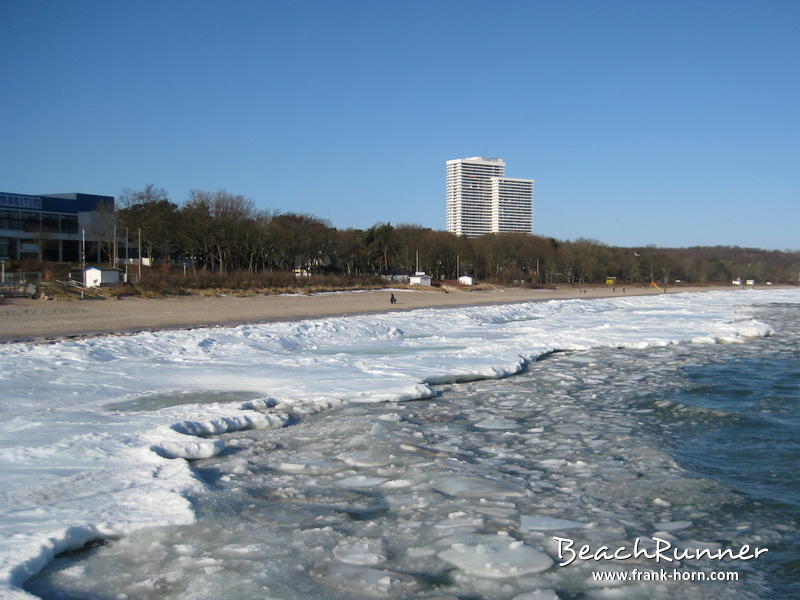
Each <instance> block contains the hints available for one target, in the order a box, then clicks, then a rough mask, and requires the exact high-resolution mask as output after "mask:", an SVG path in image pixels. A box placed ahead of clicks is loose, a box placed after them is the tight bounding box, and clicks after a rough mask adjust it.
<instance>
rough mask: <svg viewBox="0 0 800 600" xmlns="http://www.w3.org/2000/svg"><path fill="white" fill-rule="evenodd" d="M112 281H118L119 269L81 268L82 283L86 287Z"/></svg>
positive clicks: (106, 283) (107, 283)
mask: <svg viewBox="0 0 800 600" xmlns="http://www.w3.org/2000/svg"><path fill="white" fill-rule="evenodd" d="M114 283H119V271H118V270H116V269H101V268H99V267H86V268H85V269H84V270H83V285H85V286H86V287H100V286H101V285H112V284H114Z"/></svg>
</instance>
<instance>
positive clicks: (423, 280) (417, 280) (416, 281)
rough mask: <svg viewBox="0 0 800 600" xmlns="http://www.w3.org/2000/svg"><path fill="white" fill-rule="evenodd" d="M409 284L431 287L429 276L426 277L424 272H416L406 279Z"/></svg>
mask: <svg viewBox="0 0 800 600" xmlns="http://www.w3.org/2000/svg"><path fill="white" fill-rule="evenodd" d="M408 281H409V283H411V285H427V286H430V285H431V276H430V275H426V274H425V272H424V271H417V272H416V273H414V274H413V275H412V276H411V277H409V278H408Z"/></svg>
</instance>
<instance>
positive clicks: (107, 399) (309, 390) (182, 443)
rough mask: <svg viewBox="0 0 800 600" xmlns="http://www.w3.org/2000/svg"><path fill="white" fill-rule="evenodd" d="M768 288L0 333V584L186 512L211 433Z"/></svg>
mask: <svg viewBox="0 0 800 600" xmlns="http://www.w3.org/2000/svg"><path fill="white" fill-rule="evenodd" d="M766 302H792V303H797V302H800V291H797V290H769V291H736V292H710V293H707V294H680V295H667V296H662V295H659V296H650V297H639V298H611V299H602V300H592V301H586V300H563V301H560V300H559V301H551V302H534V303H522V304H513V305H495V306H483V307H468V308H446V309H437V310H418V311H413V312H392V313H382V314H376V315H361V316H350V317H332V318H326V319H317V320H309V321H299V322H287V323H269V324H261V325H241V326H237V327H232V328H214V329H195V330H188V331H161V332H148V333H140V334H136V335H130V336H124V337H97V338H91V339H83V340H70V341H63V342H59V343H57V344H48V345H43V344H35V345H34V344H6V345H3V346H0V377H2V389H3V393H2V405H0V409H2V411H3V424H2V427H1V428H0V461H1V462H0V473H2V476H3V477H2V481H3V483H2V486H3V487H2V492H1V494H2V495H1V496H0V498H2V502H0V507H2V514H1V515H0V530H2V533H3V536H2V537H3V540H4V541H3V542H2V548H0V552H2V554H0V559H2V569H3V570H2V574H1V576H2V585H3V586H4V588H2V589H3V591H5V592H6V593H7V594H9V595H10V594H14V595H18V596H19V597H29V596H27V595H26V594H25V593H24V592H22V591H21V590H20V586H21V584H22V583H23V582H24V580H25V579H27V577H29V576H30V575H31V574H32V573H34V572H36V571H37V570H39V569H40V568H41V567H42V566H43V565H44V564H45V563H46V562H47V561H48V560H50V559H51V558H52V557H53V556H54V554H56V553H57V552H59V551H62V550H65V549H68V548H76V547H80V546H81V545H83V544H84V543H85V542H87V541H89V540H91V539H94V538H98V537H106V536H121V535H126V534H127V533H129V532H131V531H133V530H136V529H138V528H140V527H142V526H145V525H151V524H168V523H189V522H191V521H192V520H193V519H194V514H193V511H192V509H191V506H190V504H189V502H188V501H187V500H186V498H185V494H186V493H188V492H189V491H195V492H199V491H201V490H202V487H203V484H202V483H201V482H200V481H199V480H198V479H197V478H196V477H195V475H194V474H193V472H192V470H191V468H190V467H189V465H188V463H187V462H186V461H185V460H181V459H183V458H189V459H202V458H208V457H212V456H214V455H216V454H219V453H220V452H221V451H222V450H223V449H224V447H225V442H224V441H223V440H220V439H217V438H214V437H206V436H209V435H210V434H219V433H223V432H229V431H235V430H239V429H247V428H261V427H263V428H267V427H283V426H286V425H290V424H292V423H297V422H301V421H302V420H303V418H304V416H306V415H310V414H313V413H316V412H320V411H323V410H325V409H329V408H332V407H336V406H341V405H344V404H347V403H352V402H375V401H397V400H410V399H416V398H426V397H431V396H434V395H435V394H436V393H437V390H436V387H435V386H436V385H437V384H444V383H449V382H454V381H467V380H471V379H479V378H498V377H504V376H507V375H511V374H514V373H518V372H520V371H521V370H523V369H524V368H525V367H526V366H527V365H528V364H529V363H530V362H531V361H534V360H536V359H537V358H538V357H540V356H542V355H545V354H547V353H549V352H552V351H554V350H585V349H589V348H603V347H611V348H618V347H619V348H643V347H651V346H663V345H668V344H674V343H682V342H691V343H702V344H709V343H715V342H741V341H744V340H745V339H746V338H748V337H758V336H764V335H767V334H768V333H769V328H768V327H767V326H766V325H764V324H763V323H760V322H758V321H757V320H755V319H753V318H752V306H753V305H755V304H759V303H766ZM488 418H489V420H491V418H492V417H491V416H489V417H488ZM501 425H502V423H500V422H499V421H498V423H495V424H494V425H493V424H492V423H491V422H487V424H485V426H486V427H487V428H488V429H489V430H491V429H492V427H495V426H497V427H500V426H501ZM500 428H501V429H502V427H500ZM542 550H543V549H542V548H539V549H537V552H541V551H542Z"/></svg>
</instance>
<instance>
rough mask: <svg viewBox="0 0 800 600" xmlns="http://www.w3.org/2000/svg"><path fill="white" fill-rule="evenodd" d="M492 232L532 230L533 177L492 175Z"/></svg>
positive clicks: (527, 231)
mask: <svg viewBox="0 0 800 600" xmlns="http://www.w3.org/2000/svg"><path fill="white" fill-rule="evenodd" d="M490 185H491V197H492V223H491V232H492V233H506V232H516V233H531V232H532V231H533V179H518V178H515V177H492V178H491V180H490Z"/></svg>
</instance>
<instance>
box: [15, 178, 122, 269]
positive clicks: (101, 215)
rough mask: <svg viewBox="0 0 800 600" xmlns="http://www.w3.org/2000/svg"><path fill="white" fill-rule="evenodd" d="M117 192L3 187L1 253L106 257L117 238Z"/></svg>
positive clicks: (70, 259) (45, 257)
mask: <svg viewBox="0 0 800 600" xmlns="http://www.w3.org/2000/svg"><path fill="white" fill-rule="evenodd" d="M113 224H114V197H113V196H97V195H94V194H43V195H40V196H30V195H26V194H7V193H2V192H0V259H6V260H9V259H10V260H23V259H26V258H34V259H42V260H49V261H56V262H80V260H81V244H82V240H83V239H85V241H86V260H88V261H97V262H100V261H101V260H102V253H103V251H104V250H103V249H104V248H110V247H111V244H112V242H113V227H114V225H113Z"/></svg>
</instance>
